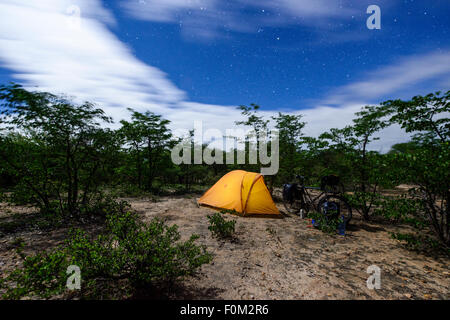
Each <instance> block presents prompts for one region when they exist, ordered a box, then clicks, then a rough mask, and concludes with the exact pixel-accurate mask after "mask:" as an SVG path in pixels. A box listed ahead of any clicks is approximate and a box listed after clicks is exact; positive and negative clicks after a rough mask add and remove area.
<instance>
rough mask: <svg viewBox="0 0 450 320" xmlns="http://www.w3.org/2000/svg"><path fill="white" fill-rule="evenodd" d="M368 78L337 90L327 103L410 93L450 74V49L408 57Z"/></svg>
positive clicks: (331, 94)
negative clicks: (419, 86)
mask: <svg viewBox="0 0 450 320" xmlns="http://www.w3.org/2000/svg"><path fill="white" fill-rule="evenodd" d="M364 75H365V78H364V79H362V80H360V81H357V82H354V83H351V84H349V85H347V86H343V87H340V88H337V89H335V90H334V91H333V92H331V93H330V95H329V96H328V97H327V99H326V100H325V101H324V103H329V104H338V105H340V104H342V103H346V102H348V101H354V100H358V99H367V100H372V99H376V98H380V97H383V96H385V95H388V94H392V93H397V92H399V91H403V92H405V91H406V92H407V93H410V92H411V91H412V90H410V88H414V89H415V85H416V84H420V83H423V82H425V81H428V80H432V79H436V78H438V77H442V76H444V77H446V79H449V77H450V51H442V52H431V53H426V54H422V55H416V56H408V57H403V58H402V59H399V60H398V61H395V62H394V63H393V64H392V65H388V66H384V67H382V68H380V69H378V70H376V71H372V72H370V71H369V72H366V73H365V74H364Z"/></svg>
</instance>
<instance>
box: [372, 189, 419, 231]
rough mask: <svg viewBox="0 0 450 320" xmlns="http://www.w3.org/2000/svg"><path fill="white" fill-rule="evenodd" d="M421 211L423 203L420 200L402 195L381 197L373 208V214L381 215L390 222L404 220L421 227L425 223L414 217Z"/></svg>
mask: <svg viewBox="0 0 450 320" xmlns="http://www.w3.org/2000/svg"><path fill="white" fill-rule="evenodd" d="M422 211H423V204H422V202H421V201H420V200H418V199H414V198H411V197H407V196H406V195H402V196H400V197H383V199H382V200H381V201H380V202H379V206H378V208H376V209H375V210H374V215H377V216H382V217H383V218H385V219H388V220H389V221H392V222H396V223H398V222H406V223H410V224H412V225H414V226H416V227H418V228H422V227H423V226H424V225H426V223H425V222H424V221H422V220H419V219H417V218H415V217H417V216H418V213H419V212H422Z"/></svg>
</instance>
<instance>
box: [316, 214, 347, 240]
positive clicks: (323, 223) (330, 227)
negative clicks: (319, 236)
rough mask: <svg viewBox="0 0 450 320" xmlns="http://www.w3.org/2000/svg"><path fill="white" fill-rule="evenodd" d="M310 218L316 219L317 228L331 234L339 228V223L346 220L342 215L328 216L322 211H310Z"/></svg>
mask: <svg viewBox="0 0 450 320" xmlns="http://www.w3.org/2000/svg"><path fill="white" fill-rule="evenodd" d="M308 218H310V219H314V221H315V224H314V226H315V227H316V228H317V229H319V230H321V231H323V232H325V233H329V234H333V233H336V230H337V229H338V226H339V224H340V223H343V222H344V220H343V219H342V217H336V218H333V217H327V216H325V215H324V214H322V213H319V212H314V211H313V212H309V213H308Z"/></svg>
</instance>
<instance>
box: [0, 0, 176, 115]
mask: <svg viewBox="0 0 450 320" xmlns="http://www.w3.org/2000/svg"><path fill="white" fill-rule="evenodd" d="M76 3H77V5H78V6H79V8H80V10H81V11H80V13H81V16H80V19H79V20H77V21H75V22H74V20H73V19H74V18H73V17H71V16H69V15H68V14H67V13H66V10H67V8H70V7H71V6H72V2H71V1H60V0H46V1H39V2H30V1H27V2H26V1H7V2H4V3H1V4H0V62H1V65H2V66H3V67H5V68H8V69H11V70H14V71H15V74H14V76H15V77H16V78H17V79H19V80H21V81H23V82H25V83H26V84H29V85H36V84H37V85H39V87H40V89H41V90H48V91H52V92H56V93H69V94H71V95H75V96H76V97H77V98H80V99H92V98H95V99H96V100H97V101H98V102H101V103H108V104H112V105H118V106H119V105H120V106H133V105H135V106H136V105H138V106H140V105H143V103H144V102H145V103H146V105H148V104H149V103H166V104H168V103H174V102H177V101H179V100H180V99H184V98H185V93H184V92H183V91H181V90H179V89H178V88H177V87H175V86H174V85H173V84H172V83H171V82H170V81H169V80H168V79H167V77H166V75H165V74H164V73H163V72H161V71H160V70H159V69H157V68H154V67H152V66H148V65H146V64H144V63H142V62H141V61H139V60H138V59H137V58H135V57H134V56H133V54H132V52H131V51H130V50H129V49H128V48H127V47H126V46H125V45H124V44H123V43H121V42H120V41H119V40H118V39H117V38H116V37H115V36H114V35H113V34H112V33H111V32H110V31H109V30H108V29H107V27H106V26H105V25H104V24H103V23H102V21H103V22H108V23H110V22H112V21H113V18H112V15H111V14H109V13H107V12H106V11H105V10H104V9H102V8H101V6H100V3H99V2H97V1H88V0H83V1H77V2H76ZM97 19H101V20H97ZM152 107H153V108H155V109H156V110H157V111H160V112H161V111H163V110H162V109H161V108H159V107H158V105H156V104H154V105H153V106H152Z"/></svg>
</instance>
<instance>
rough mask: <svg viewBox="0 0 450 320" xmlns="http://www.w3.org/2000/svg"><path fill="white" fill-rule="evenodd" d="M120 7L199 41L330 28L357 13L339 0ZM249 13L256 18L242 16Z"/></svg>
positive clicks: (156, 1) (188, 1)
mask: <svg viewBox="0 0 450 320" xmlns="http://www.w3.org/2000/svg"><path fill="white" fill-rule="evenodd" d="M122 4H123V7H124V8H125V10H126V12H127V13H128V14H129V15H131V16H132V17H134V18H136V19H140V20H146V21H154V22H166V23H177V24H179V25H180V27H181V31H182V33H183V34H185V35H186V36H189V37H193V36H197V37H199V38H211V37H215V36H219V35H220V33H221V32H223V31H227V30H231V31H235V32H246V33H250V32H253V33H254V32H257V30H258V29H260V28H261V27H271V26H285V25H290V24H301V25H306V26H314V27H320V28H330V27H331V26H332V25H335V24H336V22H339V21H342V20H344V19H351V16H352V14H356V12H357V11H356V10H354V9H352V8H349V7H344V6H342V1H340V0H334V1H330V0H314V1H311V0H235V1H219V0H122ZM249 10H253V11H254V12H255V14H252V15H249V14H245V12H248V11H249Z"/></svg>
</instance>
